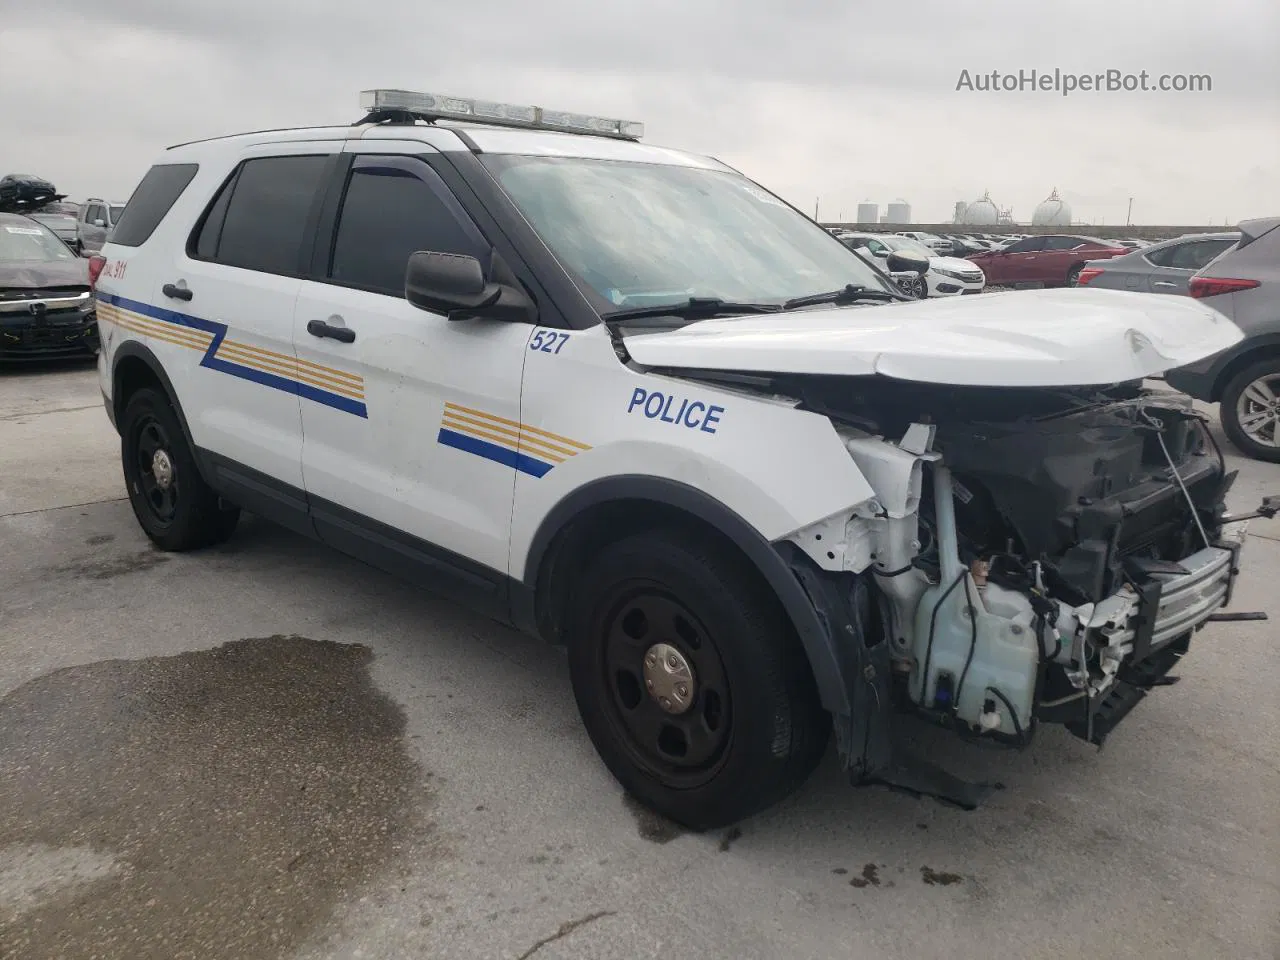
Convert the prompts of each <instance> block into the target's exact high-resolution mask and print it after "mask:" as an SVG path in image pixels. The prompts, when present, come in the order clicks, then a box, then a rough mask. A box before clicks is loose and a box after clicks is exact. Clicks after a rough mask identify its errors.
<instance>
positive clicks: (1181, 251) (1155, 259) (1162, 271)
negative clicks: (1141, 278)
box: [1145, 237, 1236, 296]
mask: <svg viewBox="0 0 1280 960" xmlns="http://www.w3.org/2000/svg"><path fill="white" fill-rule="evenodd" d="M1235 243H1236V241H1235V240H1232V239H1228V238H1225V237H1223V238H1205V239H1199V240H1186V241H1182V242H1180V243H1174V244H1170V245H1169V246H1166V247H1163V248H1161V249H1159V250H1155V251H1152V252H1150V253H1148V254H1147V255H1146V258H1145V259H1146V260H1147V262H1148V263H1150V264H1151V269H1150V271H1149V272H1148V274H1147V277H1146V281H1147V285H1146V288H1147V289H1148V290H1149V291H1150V292H1151V293H1172V294H1177V295H1182V296H1186V295H1187V294H1188V293H1189V291H1190V285H1191V277H1192V275H1193V274H1195V272H1196V271H1197V270H1200V269H1201V268H1203V267H1205V266H1207V265H1208V264H1209V262H1210V261H1211V260H1213V258H1214V257H1216V256H1218V255H1219V254H1220V253H1223V252H1224V251H1226V250H1227V249H1228V248H1230V247H1233V246H1235Z"/></svg>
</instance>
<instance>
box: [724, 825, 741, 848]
mask: <svg viewBox="0 0 1280 960" xmlns="http://www.w3.org/2000/svg"><path fill="white" fill-rule="evenodd" d="M741 839H742V828H741V827H730V828H729V829H728V830H726V831H725V833H724V836H723V837H721V838H720V852H721V853H728V852H729V848H730V847H732V846H733V845H734V844H735V843H736V842H737V841H739V840H741Z"/></svg>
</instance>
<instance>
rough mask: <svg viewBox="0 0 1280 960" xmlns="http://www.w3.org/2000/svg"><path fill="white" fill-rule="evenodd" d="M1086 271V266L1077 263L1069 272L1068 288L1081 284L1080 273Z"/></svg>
mask: <svg viewBox="0 0 1280 960" xmlns="http://www.w3.org/2000/svg"><path fill="white" fill-rule="evenodd" d="M1083 269H1084V264H1080V263H1077V264H1076V265H1075V266H1074V267H1072V268H1071V269H1070V270H1068V271H1067V286H1068V287H1074V286H1076V285H1077V284H1079V282H1080V271H1081V270H1083Z"/></svg>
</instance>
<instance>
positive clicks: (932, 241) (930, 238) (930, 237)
mask: <svg viewBox="0 0 1280 960" xmlns="http://www.w3.org/2000/svg"><path fill="white" fill-rule="evenodd" d="M896 236H902V237H908V238H910V239H912V240H915V241H916V242H917V243H919V244H920V245H921V246H924V247H927V248H928V249H929V250H931V251H933V253H935V254H937V253H950V252H951V249H952V244H951V241H950V240H949V239H948V238H947V237H940V236H938V235H937V234H936V233H925V232H924V231H923V230H903V231H902V233H900V234H896Z"/></svg>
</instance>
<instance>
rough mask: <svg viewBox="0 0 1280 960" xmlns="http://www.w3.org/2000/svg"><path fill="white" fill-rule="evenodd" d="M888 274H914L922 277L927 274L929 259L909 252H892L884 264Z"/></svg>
mask: <svg viewBox="0 0 1280 960" xmlns="http://www.w3.org/2000/svg"><path fill="white" fill-rule="evenodd" d="M885 266H886V267H888V269H889V272H890V273H916V274H919V275H920V276H924V275H925V274H926V273H928V272H929V258H928V257H925V256H922V255H921V254H918V253H915V252H914V251H911V250H894V251H893V252H892V253H890V254H889V259H888V261H887V262H886V263H885Z"/></svg>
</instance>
